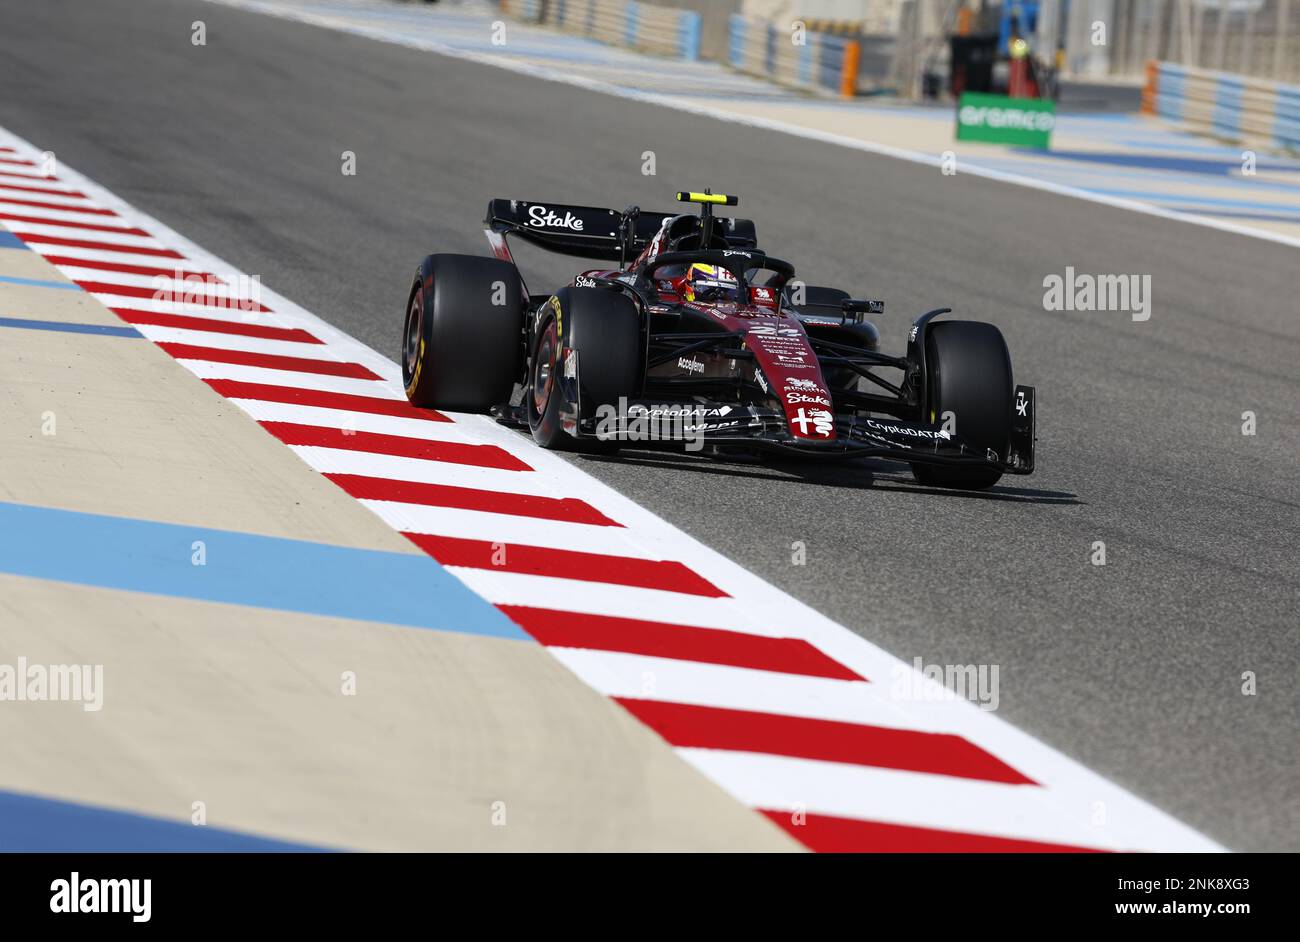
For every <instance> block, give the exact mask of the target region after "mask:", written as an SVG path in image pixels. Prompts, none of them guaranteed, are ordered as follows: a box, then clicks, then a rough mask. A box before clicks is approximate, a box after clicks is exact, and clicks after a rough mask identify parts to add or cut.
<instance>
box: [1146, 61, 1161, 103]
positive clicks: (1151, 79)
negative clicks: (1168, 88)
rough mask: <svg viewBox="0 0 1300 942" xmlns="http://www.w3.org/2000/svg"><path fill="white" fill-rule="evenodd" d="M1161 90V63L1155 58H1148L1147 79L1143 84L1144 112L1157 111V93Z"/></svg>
mask: <svg viewBox="0 0 1300 942" xmlns="http://www.w3.org/2000/svg"><path fill="white" fill-rule="evenodd" d="M1159 90H1160V64H1159V63H1158V62H1156V60H1155V59H1148V60H1147V80H1146V83H1145V84H1144V85H1143V86H1142V113H1143V114H1155V113H1156V94H1157V93H1158V92H1159Z"/></svg>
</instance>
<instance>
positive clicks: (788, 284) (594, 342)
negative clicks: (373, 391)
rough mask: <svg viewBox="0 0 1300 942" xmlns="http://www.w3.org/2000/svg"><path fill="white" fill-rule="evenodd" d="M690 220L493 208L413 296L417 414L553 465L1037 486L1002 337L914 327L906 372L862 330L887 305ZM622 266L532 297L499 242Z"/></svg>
mask: <svg viewBox="0 0 1300 942" xmlns="http://www.w3.org/2000/svg"><path fill="white" fill-rule="evenodd" d="M677 198H678V200H679V201H683V202H694V203H698V204H699V205H700V207H701V209H700V212H699V215H695V214H690V213H687V214H672V213H649V212H642V211H641V210H640V209H638V208H637V207H635V206H632V207H628V208H627V209H625V210H623V211H621V212H619V211H617V210H613V209H598V208H593V207H587V206H560V205H556V204H553V203H529V202H525V201H522V200H504V199H495V200H492V201H491V203H489V205H488V214H487V219H486V221H485V225H486V231H487V237H488V242H489V244H490V245H491V249H492V256H493V257H480V256H473V255H446V254H442V255H430V256H428V257H427V258H426V259H425V260H424V261H423V262H422V263H421V264H420V268H419V271H418V273H417V274H416V277H415V280H414V283H413V284H412V286H411V291H410V295H409V298H408V303H407V309H406V322H405V328H404V330H403V345H402V375H403V380H404V382H405V385H406V394H407V397H408V398H409V399H410V400H411V402H412V403H414V404H415V405H417V406H423V407H430V408H439V409H445V410H459V411H467V412H489V411H490V412H492V413H493V414H495V415H496V416H497V418H498V419H499V420H500V421H502V422H505V423H508V424H513V425H516V426H518V427H521V428H522V427H525V426H526V427H527V428H529V429H530V430H531V432H532V435H533V437H534V438H535V439H536V440H537V442H538V443H539V444H540V445H542V446H543V447H546V448H563V447H569V448H588V449H596V450H604V451H612V450H614V449H616V448H618V447H620V446H622V445H629V444H633V443H638V444H639V443H654V442H676V443H678V445H679V446H680V445H681V443H683V442H684V443H685V447H687V448H688V449H702V448H709V449H711V450H731V449H744V450H750V451H753V450H766V451H772V452H789V453H796V454H800V455H814V456H827V457H831V456H839V457H856V456H879V457H886V458H893V459H897V460H899V461H905V462H908V463H909V464H910V465H911V467H912V470H913V473H914V474H915V476H916V478H917V479H918V480H919V481H921V482H922V483H925V484H934V485H943V486H949V487H963V488H986V487H990V486H992V485H993V484H994V483H995V482H997V480H998V479H999V478H1000V477H1001V476H1002V475H1003V474H1029V473H1031V472H1032V471H1033V469H1034V390H1033V388H1032V387H1030V386H1017V385H1015V384H1014V383H1013V381H1012V374H1011V357H1010V354H1009V353H1008V351H1007V346H1006V342H1005V341H1004V340H1003V338H1002V334H1001V332H1000V331H999V330H998V329H997V328H996V327H994V326H993V325H992V324H986V323H981V322H979V321H961V320H944V319H940V315H943V314H947V313H949V310H950V309H949V308H939V309H937V310H933V311H929V312H927V313H925V314H922V315H921V316H920V317H918V318H917V319H916V320H915V321H913V323H912V327H911V330H910V332H909V333H908V339H907V351H906V353H905V354H904V355H903V356H891V355H889V354H885V353H881V352H880V349H879V347H880V335H879V333H878V331H877V330H876V328H875V327H874V326H873V325H872V324H871V323H870V322H869V321H868V320H867V317H868V315H873V314H879V313H881V312H882V311H883V309H884V305H883V303H882V302H881V301H877V300H865V299H853V298H851V297H850V296H849V295H848V293H847V292H845V291H840V290H838V289H835V288H826V287H815V286H811V285H806V284H803V283H802V282H801V281H799V280H797V279H796V278H795V277H794V275H795V272H794V267H793V266H792V265H791V264H790V263H789V262H786V261H782V260H781V259H778V258H774V257H772V256H770V255H768V254H767V253H766V252H764V251H762V250H761V249H759V248H758V239H757V234H756V231H755V228H754V224H753V222H751V221H750V220H746V219H736V218H724V217H720V216H715V215H714V214H713V212H712V210H713V207H714V206H718V205H725V206H735V205H736V204H737V200H736V198H735V197H732V196H724V195H721V194H714V193H711V192H710V191H708V190H705V191H704V192H703V193H678V194H677ZM510 236H517V237H519V238H521V239H524V240H526V241H528V242H530V243H533V244H535V245H538V246H541V247H543V248H545V249H548V250H550V251H554V252H560V253H564V254H567V255H574V256H579V257H583V258H590V259H597V260H602V261H605V262H606V263H616V264H617V267H616V268H615V267H605V268H595V269H590V270H586V271H583V272H581V273H580V274H578V275H577V276H576V277H575V278H574V280H573V282H572V283H571V284H569V285H567V286H565V287H562V288H560V289H559V290H558V291H555V292H553V293H552V292H546V293H543V294H533V293H530V292H529V291H528V289H527V287H526V286H525V284H524V281H523V278H522V276H521V275H520V273H519V270H518V268H517V267H516V265H515V262H514V259H513V257H512V256H511V254H510V248H509V245H508V244H507V237H510Z"/></svg>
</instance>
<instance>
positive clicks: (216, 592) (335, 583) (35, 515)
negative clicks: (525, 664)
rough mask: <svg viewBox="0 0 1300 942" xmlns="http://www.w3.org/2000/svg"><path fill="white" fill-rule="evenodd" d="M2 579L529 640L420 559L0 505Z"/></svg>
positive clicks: (429, 562) (428, 561) (435, 565)
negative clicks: (198, 558)
mask: <svg viewBox="0 0 1300 942" xmlns="http://www.w3.org/2000/svg"><path fill="white" fill-rule="evenodd" d="M200 543H201V544H202V546H201V547H200V545H199V544H200ZM200 551H201V552H202V554H203V557H204V560H203V563H204V564H203V565H195V563H194V556H195V554H196V553H198V552H200ZM0 572H9V573H13V574H15V575H19V576H28V577H31V578H34V579H52V580H55V581H58V582H72V583H76V584H79V585H90V586H100V587H102V588H107V589H122V590H125V591H129V592H148V593H152V594H154V595H166V596H171V597H173V598H184V599H196V600H202V601H208V602H224V603H227V604H231V605H251V606H256V607H259V608H268V609H275V610H278V611H290V612H301V613H304V614H309V615H327V616H333V617H336V618H354V619H359V620H362V621H374V622H384V623H387V624H393V625H409V626H411V627H414V628H437V629H440V630H443V631H458V632H463V633H467V634H477V635H487V636H492V637H497V638H513V639H518V640H528V639H529V636H528V635H527V634H525V633H524V632H523V631H522V630H521V629H520V628H519V627H518V626H516V625H515V624H514V623H513V622H511V621H510V620H509V619H507V618H506V617H505V615H503V614H502V613H501V612H500V611H498V610H497V609H496V608H495V607H494V606H492V605H491V604H489V603H488V602H487V601H485V600H484V599H482V598H480V597H479V596H477V595H475V594H474V593H473V592H471V591H470V590H469V589H468V588H466V587H465V585H464V584H463V583H461V582H460V581H458V580H457V579H455V578H453V577H452V576H451V575H450V574H449V573H448V572H447V571H446V570H445V569H443V568H442V566H440V565H438V563H437V562H435V561H434V560H433V559H432V558H431V557H429V556H425V555H423V554H407V553H391V552H383V551H379V550H365V549H353V548H350V547H346V546H331V545H328V544H324V543H308V542H304V541H301V540H290V539H284V538H280V537H270V536H257V535H254V534H251V533H236V532H233V531H229V530H212V529H208V528H205V527H190V526H180V525H177V524H170V523H157V522H154V521H149V520H135V519H130V518H126V517H107V516H101V515H99V514H88V513H76V512H73V511H68V510H54V509H51V508H45V507H31V506H26V505H23V504H12V503H5V502H0Z"/></svg>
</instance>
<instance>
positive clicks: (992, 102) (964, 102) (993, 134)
mask: <svg viewBox="0 0 1300 942" xmlns="http://www.w3.org/2000/svg"><path fill="white" fill-rule="evenodd" d="M1054 127H1056V103H1055V102H1052V101H1047V100H1045V99H1042V98H1008V97H1007V96H1006V95H984V94H981V93H978V92H965V93H963V94H962V96H961V101H960V102H959V103H958V105H957V140H959V141H988V142H989V143H991V144H1015V145H1017V146H1019V147H1041V148H1043V149H1044V150H1046V149H1047V148H1048V147H1049V146H1051V140H1052V128H1054Z"/></svg>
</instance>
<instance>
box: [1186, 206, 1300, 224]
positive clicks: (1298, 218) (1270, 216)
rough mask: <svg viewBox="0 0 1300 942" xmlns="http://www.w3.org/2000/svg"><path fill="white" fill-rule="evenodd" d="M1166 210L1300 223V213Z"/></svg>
mask: <svg viewBox="0 0 1300 942" xmlns="http://www.w3.org/2000/svg"><path fill="white" fill-rule="evenodd" d="M1166 209H1175V210H1178V211H1179V212H1184V213H1195V214H1196V215H1198V216H1225V217H1227V218H1230V219H1244V220H1252V219H1257V220H1260V221H1261V222H1300V211H1297V212H1295V213H1294V214H1292V215H1290V216H1287V215H1283V214H1276V213H1249V212H1242V211H1241V210H1233V209H1206V208H1205V207H1204V206H1167V207H1166Z"/></svg>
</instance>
